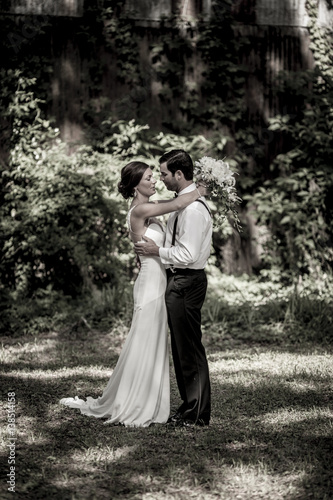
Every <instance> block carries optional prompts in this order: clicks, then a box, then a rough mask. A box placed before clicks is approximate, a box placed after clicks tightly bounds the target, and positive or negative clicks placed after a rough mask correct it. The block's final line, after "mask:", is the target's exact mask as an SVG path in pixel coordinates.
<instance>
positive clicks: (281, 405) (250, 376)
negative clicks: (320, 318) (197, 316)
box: [1, 338, 333, 500]
mask: <svg viewBox="0 0 333 500" xmlns="http://www.w3.org/2000/svg"><path fill="white" fill-rule="evenodd" d="M98 340H99V338H95V340H94V342H92V341H91V340H90V339H89V338H85V339H84V340H78V339H77V340H76V349H74V350H73V341H72V340H70V339H68V338H67V339H66V338H60V339H58V341H57V342H55V343H54V344H52V345H51V346H49V351H48V352H47V355H46V354H45V353H44V354H45V359H44V360H43V359H40V360H39V361H36V363H35V362H34V361H33V360H30V361H29V362H27V363H24V362H23V360H22V361H21V362H18V363H15V361H14V360H13V361H12V362H10V363H9V364H8V365H7V367H6V373H3V377H2V383H1V387H2V388H3V390H4V394H3V398H2V401H6V398H7V394H6V391H9V390H13V391H15V393H16V398H17V410H16V426H17V427H16V428H17V446H16V478H17V482H16V496H17V497H18V498H24V499H45V498H47V499H52V498H54V499H64V500H66V499H68V500H74V499H95V498H96V499H102V500H103V499H110V498H112V499H117V498H122V499H124V498H127V499H134V498H136V499H141V498H143V497H144V495H147V498H156V499H157V498H159V499H160V498H165V499H166V498H168V499H170V498H180V499H184V500H185V499H186V500H187V499H188V498H197V499H199V498H200V499H202V498H205V499H206V498H207V499H211V498H223V499H226V500H227V499H234V498H236V497H237V498H240V499H244V500H245V499H247V500H252V499H253V498H265V499H271V500H275V499H276V498H286V499H288V500H296V499H304V500H305V499H310V498H311V499H317V500H323V499H329V498H332V496H331V494H332V475H331V460H332V451H331V450H332V449H333V442H332V433H330V432H329V430H331V431H332V412H331V410H330V404H331V403H332V399H331V389H330V386H329V382H330V374H329V372H326V371H325V370H323V369H322V370H319V368H321V367H320V362H321V361H323V360H324V357H323V356H320V355H319V356H317V357H316V355H315V354H314V355H313V356H311V355H309V356H305V355H299V354H294V355H292V354H290V353H283V352H281V349H280V348H279V350H278V351H276V352H274V351H273V350H272V348H271V349H269V350H267V349H265V348H262V349H261V350H260V352H259V351H258V350H257V351H253V350H251V349H249V347H248V346H246V345H244V346H243V348H241V349H239V350H238V351H234V352H229V353H225V354H223V353H219V354H218V353H215V354H212V355H211V356H210V367H211V374H212V401H213V417H212V422H211V426H209V427H208V428H195V429H177V428H176V429H174V428H169V427H167V426H163V425H156V426H152V427H150V428H147V429H131V428H124V427H118V426H109V425H104V424H103V421H101V420H97V419H94V418H91V417H87V416H84V415H81V414H80V412H79V411H78V410H73V409H70V408H66V407H63V406H62V405H59V404H58V401H59V399H60V398H61V397H64V396H67V395H75V394H78V395H81V396H87V395H91V396H95V397H96V396H98V395H100V394H101V391H102V390H103V388H104V386H105V385H106V382H107V379H108V377H107V376H103V369H106V370H108V369H109V368H108V367H110V366H114V364H115V363H113V364H112V363H109V361H110V359H111V360H112V361H115V360H116V357H117V355H116V353H115V352H112V351H111V352H110V351H109V352H108V353H107V354H105V349H104V348H103V344H101V345H99V347H97V344H98ZM100 341H102V340H101V339H100ZM77 353H78V355H77ZM52 356H53V359H52ZM73 356H74V357H73ZM309 359H311V360H312V361H311V363H309ZM96 360H97V361H98V366H101V372H100V371H99V370H97V369H96V368H95V369H93V368H92V371H90V370H89V369H88V366H89V365H96ZM326 362H327V361H326ZM318 364H319V365H318ZM316 366H318V369H317V371H316ZM64 367H70V369H71V370H72V369H75V368H77V369H78V372H77V373H76V372H75V370H74V371H71V372H70V374H68V373H66V369H65V368H64ZM104 367H105V368H104ZM106 367H107V368H106ZM60 368H64V371H61V369H60ZM80 368H81V370H80ZM57 370H58V371H57ZM318 370H319V371H318ZM171 382H172V384H171V389H172V403H173V406H177V403H178V395H177V389H176V387H175V381H174V378H173V377H172V380H171ZM5 440H6V436H5ZM4 458H5V459H6V455H5V454H4ZM7 473H8V470H7V467H6V460H5V467H4V474H2V477H5V476H6V474H7ZM4 483H5V481H4V482H3V484H4ZM11 497H12V494H10V493H8V495H7V496H6V494H5V495H4V496H3V498H11Z"/></svg>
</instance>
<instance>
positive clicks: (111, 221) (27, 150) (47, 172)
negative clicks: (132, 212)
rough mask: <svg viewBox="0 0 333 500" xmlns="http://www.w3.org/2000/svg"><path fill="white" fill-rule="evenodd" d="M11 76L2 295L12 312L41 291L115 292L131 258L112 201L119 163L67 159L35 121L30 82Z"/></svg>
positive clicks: (52, 132)
mask: <svg viewBox="0 0 333 500" xmlns="http://www.w3.org/2000/svg"><path fill="white" fill-rule="evenodd" d="M11 76H12V77H18V86H17V90H16V92H15V94H14V96H13V98H12V100H11V102H10V103H9V105H8V107H7V109H5V110H2V111H3V117H5V119H7V121H8V124H10V126H11V137H10V152H9V157H8V162H7V164H6V165H5V166H3V168H2V204H1V207H0V216H1V223H0V231H1V241H2V244H1V254H2V255H1V264H0V271H1V276H2V284H1V287H2V292H1V293H2V294H3V295H4V296H6V303H7V305H10V304H11V306H13V303H16V305H17V304H19V303H20V302H24V301H26V300H27V299H29V298H32V299H33V298H35V299H36V300H39V299H40V297H39V298H38V295H40V293H41V292H40V291H41V290H48V296H49V295H50V293H52V291H54V293H55V294H56V295H57V294H59V293H60V294H61V295H62V296H69V297H71V298H76V297H78V296H80V295H82V294H84V293H88V294H89V293H91V291H92V289H93V288H94V287H102V286H103V285H104V284H108V285H109V286H111V287H114V288H115V289H116V288H117V287H119V284H120V282H121V280H122V277H123V275H124V273H126V270H127V266H126V264H127V263H128V262H129V261H128V259H129V258H130V256H131V255H133V254H131V251H130V246H129V242H128V239H127V238H123V236H124V233H125V232H126V227H125V213H126V210H125V204H124V201H123V200H122V199H121V198H120V196H117V195H116V193H117V182H118V179H119V169H120V164H119V161H117V160H115V159H114V158H113V157H112V156H111V155H102V154H99V153H97V152H94V151H93V150H92V149H90V148H86V147H82V148H79V149H78V150H77V152H76V153H75V154H73V155H72V156H69V155H68V153H67V149H66V145H65V144H64V143H63V142H62V141H61V140H60V139H59V131H58V130H57V129H54V128H52V126H51V124H50V123H49V122H48V121H45V120H43V119H42V118H41V117H40V109H39V102H38V100H37V99H35V97H34V94H33V93H32V92H31V91H30V90H29V87H30V86H31V85H33V84H34V83H35V82H34V81H33V80H30V81H27V80H25V79H24V78H22V77H21V76H19V75H17V74H13V73H12V74H11ZM123 255H126V256H127V257H126V258H127V262H126V259H125V266H124V258H123ZM133 261H134V259H133ZM129 267H130V266H129ZM44 302H45V301H44ZM49 304H50V306H51V305H52V304H53V301H52V300H49ZM7 310H8V308H7ZM3 317H4V318H5V317H7V318H8V314H4V316H3ZM4 325H5V327H6V328H8V321H5V322H4Z"/></svg>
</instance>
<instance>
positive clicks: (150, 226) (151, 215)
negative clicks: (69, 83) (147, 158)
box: [61, 150, 212, 427]
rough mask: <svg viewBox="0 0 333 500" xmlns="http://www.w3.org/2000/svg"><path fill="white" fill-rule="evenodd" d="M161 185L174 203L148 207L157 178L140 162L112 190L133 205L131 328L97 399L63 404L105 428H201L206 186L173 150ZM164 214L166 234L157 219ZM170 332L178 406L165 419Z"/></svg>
mask: <svg viewBox="0 0 333 500" xmlns="http://www.w3.org/2000/svg"><path fill="white" fill-rule="evenodd" d="M160 178H161V180H162V181H163V182H164V184H165V186H166V188H167V189H168V190H170V191H175V193H176V194H177V195H178V196H177V197H176V198H174V199H172V200H168V201H165V200H158V201H155V202H149V198H150V196H152V195H153V194H155V192H156V190H155V184H156V179H154V177H153V172H152V170H151V169H150V167H149V166H148V165H146V164H145V163H142V162H131V163H129V164H128V165H126V166H125V167H123V169H122V171H121V181H120V182H119V184H118V189H119V192H120V193H121V194H122V195H123V196H124V198H125V199H128V198H131V197H132V198H133V200H132V203H131V207H130V209H129V212H128V214H127V224H128V229H129V235H130V238H131V240H132V241H133V243H134V245H135V250H136V253H137V254H138V255H139V258H140V272H139V275H138V278H137V279H136V281H135V284H134V291H133V295H134V312H133V319H132V324H131V328H130V331H129V334H128V336H127V339H126V341H125V343H124V346H123V349H122V351H121V354H120V356H119V359H118V362H117V365H116V367H115V369H114V371H113V373H112V375H111V378H110V379H109V382H108V384H107V386H106V388H105V389H104V391H103V394H102V396H100V397H99V398H97V399H93V398H91V397H88V398H87V400H86V401H84V400H82V399H79V398H77V397H75V398H64V399H62V400H61V403H63V404H65V405H67V406H70V407H73V408H79V409H80V410H81V413H83V414H86V415H89V416H94V417H97V418H105V419H107V420H106V422H105V423H109V424H123V425H126V426H132V427H147V426H149V425H150V424H153V423H161V424H163V423H168V424H169V425H172V426H177V427H178V426H181V427H190V426H194V425H199V426H205V425H208V424H209V421H210V410H211V394H210V381H209V371H208V363H207V358H206V353H205V349H204V346H203V344H202V340H201V338H202V332H201V308H202V305H203V302H204V299H205V295H206V289H207V278H206V274H205V271H204V268H205V266H206V264H207V260H208V257H209V254H210V246H211V236H212V222H211V214H210V211H209V208H208V206H207V204H206V203H205V199H204V197H203V195H204V194H206V187H205V186H203V185H198V186H196V184H195V183H194V182H193V162H192V159H191V157H190V156H189V155H188V154H187V153H186V152H185V151H183V150H172V151H170V152H168V153H165V154H164V155H163V156H162V157H161V158H160ZM168 213H171V215H170V217H169V220H168V223H167V228H166V230H165V229H164V227H163V225H162V224H161V223H160V221H159V220H158V219H157V217H158V216H161V215H164V214H168ZM168 325H169V328H170V334H171V347H172V356H173V362H174V368H175V374H176V379H177V384H178V389H179V393H180V397H181V400H182V404H181V405H180V407H179V408H178V410H177V411H176V412H175V413H174V414H172V415H171V416H170V386H169V353H168V337H167V328H168Z"/></svg>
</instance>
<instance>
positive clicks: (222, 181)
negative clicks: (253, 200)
mask: <svg viewBox="0 0 333 500" xmlns="http://www.w3.org/2000/svg"><path fill="white" fill-rule="evenodd" d="M194 176H195V177H196V180H197V181H200V180H202V181H204V182H205V183H206V184H207V185H208V187H209V190H210V196H211V197H212V198H215V199H217V200H218V207H219V214H218V217H217V221H218V223H217V225H220V224H221V222H223V220H225V218H226V217H227V214H228V212H229V211H231V212H232V213H233V214H234V218H235V223H236V227H237V229H238V230H240V224H239V218H238V214H237V212H236V209H235V205H236V204H238V203H240V202H241V201H242V200H241V198H239V196H238V195H237V191H236V187H235V184H236V179H235V174H234V172H233V171H232V170H231V168H230V167H229V164H228V163H227V162H226V161H223V160H215V159H214V158H210V157H209V156H204V157H203V158H201V159H200V160H198V161H196V162H195V169H194Z"/></svg>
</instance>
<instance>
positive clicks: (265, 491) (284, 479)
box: [212, 460, 305, 500]
mask: <svg viewBox="0 0 333 500" xmlns="http://www.w3.org/2000/svg"><path fill="white" fill-rule="evenodd" d="M233 462H234V463H233V466H232V467H223V468H222V469H215V470H214V468H213V471H212V472H214V474H215V478H216V479H215V481H216V483H217V485H218V488H219V492H220V495H221V497H220V498H223V500H231V499H232V500H236V499H242V500H243V499H244V500H245V499H259V498H263V499H265V500H278V499H286V498H291V495H293V494H296V493H299V483H300V481H301V480H302V479H303V478H304V474H305V473H304V472H303V471H300V472H298V473H291V474H290V473H288V475H287V476H286V475H284V474H278V473H275V472H273V473H272V472H270V471H269V470H268V465H267V464H266V463H265V462H264V461H262V460H259V461H257V463H256V464H255V465H252V464H251V465H249V464H247V463H244V462H242V461H240V460H234V461H233Z"/></svg>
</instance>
